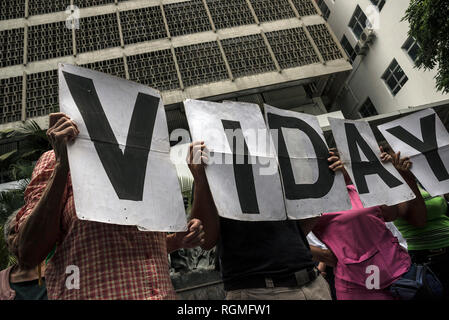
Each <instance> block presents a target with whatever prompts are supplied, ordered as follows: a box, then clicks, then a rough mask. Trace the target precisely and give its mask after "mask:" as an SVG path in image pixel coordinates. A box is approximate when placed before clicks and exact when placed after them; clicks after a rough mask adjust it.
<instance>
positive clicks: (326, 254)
mask: <svg viewBox="0 0 449 320" xmlns="http://www.w3.org/2000/svg"><path fill="white" fill-rule="evenodd" d="M310 252H311V253H312V258H313V260H315V261H317V262H324V263H325V264H326V265H328V266H331V267H335V265H336V264H337V258H336V257H335V255H334V254H333V253H332V251H330V250H329V249H321V248H319V247H315V246H310Z"/></svg>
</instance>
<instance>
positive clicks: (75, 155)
mask: <svg viewBox="0 0 449 320" xmlns="http://www.w3.org/2000/svg"><path fill="white" fill-rule="evenodd" d="M58 75H59V97H60V110H61V112H64V113H66V114H67V115H68V116H70V117H71V118H72V119H73V120H74V121H75V123H77V125H78V128H79V130H80V134H79V136H78V138H77V139H76V140H75V142H74V143H73V144H71V145H69V146H68V150H67V151H68V156H69V164H70V173H71V178H72V184H73V194H74V199H75V208H76V212H77V216H78V218H80V219H83V220H90V221H97V222H104V223H113V224H120V225H135V226H138V227H139V228H140V229H142V230H148V231H184V230H186V217H185V211H184V205H183V200H182V196H181V191H180V187H179V182H178V179H177V176H176V170H175V168H174V166H173V164H172V163H171V161H170V158H169V151H170V145H169V140H168V128H167V121H166V118H165V112H164V108H163V103H162V100H161V97H160V95H159V93H158V92H157V91H156V90H154V89H151V88H149V87H146V86H143V85H140V84H137V83H134V82H131V81H127V80H124V79H120V78H117V77H113V76H109V75H106V74H104V73H100V72H96V71H92V70H88V69H84V68H80V67H75V66H72V65H67V64H62V65H60V67H59V71H58Z"/></svg>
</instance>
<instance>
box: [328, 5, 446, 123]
mask: <svg viewBox="0 0 449 320" xmlns="http://www.w3.org/2000/svg"><path fill="white" fill-rule="evenodd" d="M325 2H326V4H327V5H328V7H329V9H330V11H331V14H330V17H329V19H328V23H329V24H330V26H331V28H332V29H333V31H334V33H335V35H336V36H337V38H338V39H339V40H341V39H342V37H343V35H346V37H347V38H348V40H349V42H350V43H351V45H352V46H353V47H354V46H355V44H356V43H357V39H356V37H355V35H354V34H353V32H352V30H351V29H350V28H349V27H348V24H349V21H350V19H351V17H352V15H353V13H354V11H355V8H356V6H357V4H358V5H359V6H360V8H361V9H362V10H363V11H364V12H365V14H366V15H367V17H368V18H369V19H370V17H373V18H374V20H375V21H374V27H375V28H376V29H375V33H376V36H377V37H376V39H375V40H374V42H373V44H371V45H370V50H369V51H368V53H367V55H366V56H365V57H362V56H359V57H357V58H356V60H355V61H354V64H353V68H354V71H353V72H352V75H351V76H350V77H349V78H348V79H349V81H348V87H349V88H348V90H343V91H342V94H341V96H340V98H339V99H337V105H336V106H335V107H334V108H335V109H338V108H339V107H341V108H342V111H343V112H344V114H345V115H346V116H347V117H356V116H358V113H357V110H358V108H359V107H360V106H361V104H363V103H364V102H365V100H366V98H367V97H368V96H369V97H370V98H371V101H372V102H373V104H374V105H375V107H376V109H377V111H378V112H379V114H382V113H387V112H392V111H395V110H398V109H403V108H406V107H408V106H418V105H423V104H427V103H433V102H438V101H442V100H445V99H448V98H449V95H443V94H441V93H439V92H437V90H436V88H435V80H434V77H435V74H436V72H435V71H434V70H433V71H423V70H418V69H416V68H414V63H413V60H412V59H411V58H410V57H409V55H408V54H407V52H405V51H404V50H403V49H402V48H401V47H402V45H403V44H404V42H405V41H406V40H407V38H408V35H407V32H408V30H409V26H408V23H407V22H406V21H402V22H401V21H400V20H401V18H402V17H403V16H404V15H405V11H406V9H407V7H408V5H409V0H387V1H386V4H385V6H384V7H383V9H382V10H381V12H380V14H379V15H377V16H376V14H370V12H373V10H372V8H370V6H371V5H372V3H371V1H369V0H350V1H349V0H325ZM370 20H372V19H370ZM393 58H395V59H396V60H397V61H398V63H399V65H400V66H401V67H402V69H403V70H404V72H405V74H406V75H407V77H408V82H407V83H406V84H405V86H404V87H403V88H402V89H401V90H400V91H399V93H398V94H397V95H396V96H393V95H392V94H391V92H390V90H389V88H388V87H387V85H386V84H385V82H384V81H383V80H382V79H381V77H382V74H383V73H384V72H385V70H386V69H387V67H388V66H389V65H390V63H391V62H392V61H393ZM351 91H352V92H351Z"/></svg>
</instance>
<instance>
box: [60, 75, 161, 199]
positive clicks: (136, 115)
mask: <svg viewBox="0 0 449 320" xmlns="http://www.w3.org/2000/svg"><path fill="white" fill-rule="evenodd" d="M63 74H64V77H65V79H66V82H67V85H68V87H69V90H70V93H71V94H72V97H73V100H74V101H75V103H76V105H77V107H78V109H79V111H80V113H81V116H82V117H83V120H84V123H85V124H86V127H87V131H88V132H89V136H90V139H91V140H92V142H93V143H94V146H95V149H96V150H97V153H98V156H99V158H100V160H101V163H102V164H103V167H104V169H105V171H106V174H107V175H108V177H109V180H110V181H111V184H112V186H113V187H114V190H115V192H116V193H117V196H118V197H119V198H120V199H123V200H133V201H142V198H143V187H144V183H145V173H146V168H147V161H148V153H149V151H150V146H151V139H152V137H153V128H154V124H155V120H156V114H157V107H158V105H159V98H157V97H153V96H150V95H147V94H144V93H139V94H138V96H137V100H136V103H135V105H134V110H133V114H132V117H131V123H130V125H129V129H128V138H127V140H126V146H125V150H124V152H122V151H121V150H120V147H119V145H118V142H117V139H116V138H115V135H114V132H113V131H112V128H111V126H110V124H109V122H108V119H107V118H106V115H105V113H104V110H103V107H102V106H101V102H100V99H99V98H98V95H97V91H96V90H95V86H94V83H93V81H92V79H89V78H85V77H82V76H79V75H76V74H72V73H67V72H63Z"/></svg>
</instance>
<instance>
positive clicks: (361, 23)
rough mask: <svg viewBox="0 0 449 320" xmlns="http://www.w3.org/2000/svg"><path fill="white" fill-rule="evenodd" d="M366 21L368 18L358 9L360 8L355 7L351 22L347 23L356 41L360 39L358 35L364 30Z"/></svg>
mask: <svg viewBox="0 0 449 320" xmlns="http://www.w3.org/2000/svg"><path fill="white" fill-rule="evenodd" d="M367 21H368V18H367V17H366V15H365V13H363V11H362V9H360V6H357V8H356V9H355V11H354V14H353V15H352V18H351V20H350V21H349V28H351V30H352V32H354V34H355V36H356V37H357V39H360V35H361V34H362V32H363V30H364V29H365V28H366V22H367Z"/></svg>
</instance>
